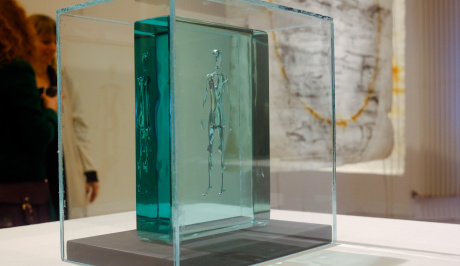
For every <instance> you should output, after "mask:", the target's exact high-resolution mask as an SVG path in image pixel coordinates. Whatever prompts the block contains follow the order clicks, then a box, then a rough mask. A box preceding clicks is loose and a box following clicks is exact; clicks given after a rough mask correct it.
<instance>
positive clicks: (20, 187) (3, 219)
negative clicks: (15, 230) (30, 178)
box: [0, 182, 50, 228]
mask: <svg viewBox="0 0 460 266" xmlns="http://www.w3.org/2000/svg"><path fill="white" fill-rule="evenodd" d="M49 221H50V205H49V186H48V183H46V182H24V183H10V184H0V228H8V227H14V226H20V225H29V224H37V223H44V222H49Z"/></svg>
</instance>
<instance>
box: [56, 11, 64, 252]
mask: <svg viewBox="0 0 460 266" xmlns="http://www.w3.org/2000/svg"><path fill="white" fill-rule="evenodd" d="M61 10H62V9H61ZM59 11H60V10H58V11H56V14H57V15H56V44H57V47H56V48H57V57H56V61H57V69H56V70H57V72H56V76H57V86H58V94H57V97H58V160H59V163H58V169H59V191H60V192H61V191H64V179H63V178H64V177H63V165H62V164H63V159H62V155H63V154H62V152H61V151H62V101H61V100H59V99H62V87H61V45H60V43H61V41H60V39H61V34H60V28H61V23H60V22H61V21H60V15H61V13H60V12H59ZM59 230H60V232H59V237H60V243H59V245H60V250H61V252H60V253H61V260H62V261H64V260H65V254H64V250H65V249H64V246H65V245H64V195H63V193H59Z"/></svg>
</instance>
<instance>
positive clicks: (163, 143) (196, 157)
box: [135, 17, 270, 242]
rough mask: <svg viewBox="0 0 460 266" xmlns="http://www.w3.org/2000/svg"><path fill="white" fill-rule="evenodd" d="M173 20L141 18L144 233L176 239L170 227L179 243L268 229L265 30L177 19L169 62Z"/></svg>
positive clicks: (138, 67)
mask: <svg viewBox="0 0 460 266" xmlns="http://www.w3.org/2000/svg"><path fill="white" fill-rule="evenodd" d="M169 19H170V17H159V18H152V19H147V20H142V21H137V22H136V23H135V73H136V211H137V230H138V235H139V237H140V238H142V239H144V240H162V241H166V242H171V241H172V228H173V223H178V228H179V235H180V237H181V239H183V240H184V239H190V238H195V237H201V236H206V235H210V234H216V233H221V232H227V231H230V230H237V229H242V228H247V227H250V226H253V225H262V226H263V225H265V224H267V222H268V221H269V219H270V154H269V153H270V147H269V146H270V140H269V112H268V110H269V101H268V100H269V95H268V94H269V83H268V75H269V74H268V37H267V34H266V33H265V32H262V31H257V30H252V29H244V28H236V27H233V26H229V25H222V24H216V23H209V22H205V21H199V20H192V19H188V18H182V17H176V21H175V32H174V34H175V35H174V55H175V61H171V52H172V51H171V49H172V48H171V47H172V45H171V42H170V41H171V36H170V34H171V32H170V25H169ZM172 63H174V64H175V65H174V68H173V69H174V75H172V74H171V72H170V71H171V70H170V69H171V64H172ZM173 77H174V84H175V85H174V89H172V87H171V84H172V82H171V79H172V78H173ZM171 103H174V105H172V104H171ZM174 175H175V176H174ZM174 178H176V179H175V180H176V182H175V186H173V185H172V184H174V182H172V180H173V179H174ZM173 193H176V194H175V195H174V194H173ZM174 196H175V197H174ZM173 199H176V200H177V202H176V205H175V206H176V207H177V209H176V211H177V214H178V215H177V220H175V221H172V212H173V209H172V206H173ZM176 225H177V224H176Z"/></svg>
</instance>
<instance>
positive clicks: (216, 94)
mask: <svg viewBox="0 0 460 266" xmlns="http://www.w3.org/2000/svg"><path fill="white" fill-rule="evenodd" d="M212 54H213V55H214V56H215V57H216V70H215V71H214V72H212V73H211V74H208V75H207V76H206V94H205V96H204V100H203V107H204V105H205V103H206V100H207V99H208V93H209V95H210V98H211V99H210V101H211V108H210V112H209V120H208V138H209V143H208V149H207V151H208V174H209V176H208V177H209V180H208V188H207V189H206V192H205V193H203V196H205V195H206V194H208V192H209V190H210V189H211V188H212V186H211V174H212V168H213V164H212V146H213V143H214V136H215V132H216V131H218V134H219V152H220V166H221V187H220V193H219V195H221V194H222V193H223V192H224V191H225V190H224V169H225V160H224V150H223V147H224V124H225V114H224V106H223V96H224V91H225V89H226V87H227V86H228V85H227V84H228V79H227V77H226V76H225V75H224V74H222V73H220V64H221V63H222V54H221V52H220V51H219V50H217V49H215V50H213V51H212ZM227 90H228V88H227Z"/></svg>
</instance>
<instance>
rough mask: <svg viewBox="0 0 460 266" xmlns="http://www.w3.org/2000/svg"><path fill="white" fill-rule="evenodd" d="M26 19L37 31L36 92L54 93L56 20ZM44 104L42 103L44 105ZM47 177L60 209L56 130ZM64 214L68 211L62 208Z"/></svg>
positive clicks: (54, 217) (52, 194) (47, 18)
mask: <svg viewBox="0 0 460 266" xmlns="http://www.w3.org/2000/svg"><path fill="white" fill-rule="evenodd" d="M28 20H29V21H30V22H31V23H32V25H33V26H34V29H35V31H36V33H37V35H36V38H37V40H36V49H37V50H36V60H35V61H34V63H33V67H34V70H35V79H36V81H37V88H38V92H39V94H40V95H41V94H46V95H48V96H54V95H56V93H57V77H56V71H55V69H54V67H55V55H56V23H55V22H54V20H53V19H51V18H49V17H47V16H44V15H32V16H30V17H29V18H28ZM44 108H45V107H44ZM46 158H47V159H46V177H47V178H48V183H49V187H50V193H51V203H52V206H53V210H54V212H53V214H58V213H59V159H58V136H57V130H56V135H55V137H54V138H53V139H52V140H51V142H50V144H49V146H48V149H47V151H46ZM63 181H64V194H63V199H64V201H65V202H67V193H65V191H66V190H67V189H66V186H67V184H66V182H65V181H66V180H65V176H64V179H63ZM64 218H65V219H67V218H68V215H67V213H66V212H65V213H64ZM52 220H58V216H57V215H53V217H52Z"/></svg>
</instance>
